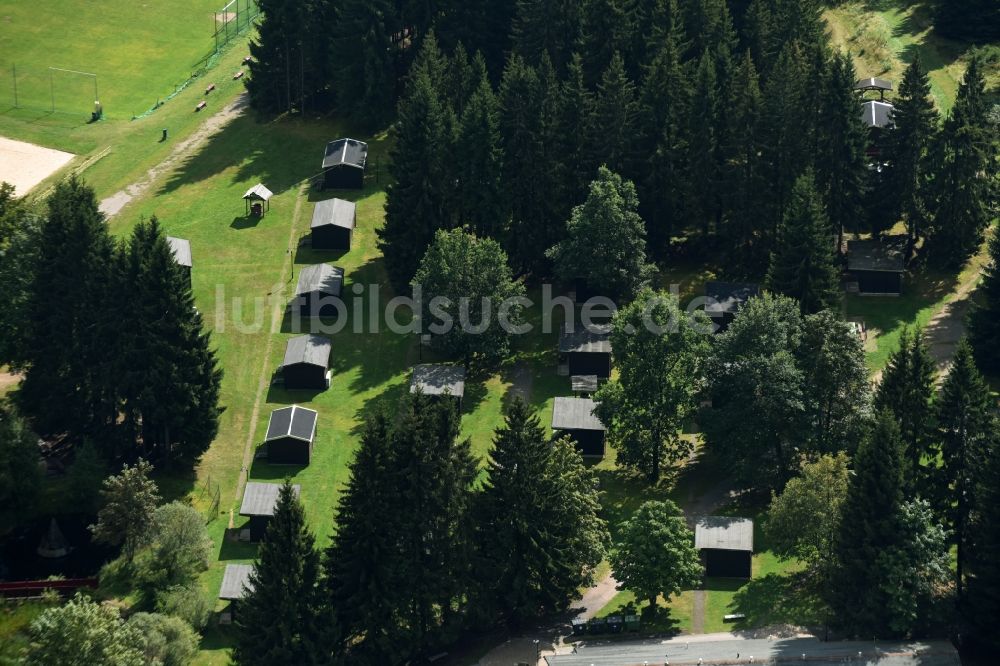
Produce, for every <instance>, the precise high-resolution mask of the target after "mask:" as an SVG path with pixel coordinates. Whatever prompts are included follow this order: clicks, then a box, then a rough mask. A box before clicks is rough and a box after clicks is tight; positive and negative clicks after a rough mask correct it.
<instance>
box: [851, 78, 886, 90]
mask: <svg viewBox="0 0 1000 666" xmlns="http://www.w3.org/2000/svg"><path fill="white" fill-rule="evenodd" d="M854 89H855V90H892V81H889V80H888V79H879V78H876V77H874V76H872V77H869V78H867V79H859V80H857V81H855V82H854Z"/></svg>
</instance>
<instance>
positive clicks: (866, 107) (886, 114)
mask: <svg viewBox="0 0 1000 666" xmlns="http://www.w3.org/2000/svg"><path fill="white" fill-rule="evenodd" d="M861 120H862V121H863V122H864V123H865V125H867V126H868V127H888V126H889V125H892V104H890V103H889V102H880V101H878V100H869V101H867V102H865V103H863V104H862V105H861Z"/></svg>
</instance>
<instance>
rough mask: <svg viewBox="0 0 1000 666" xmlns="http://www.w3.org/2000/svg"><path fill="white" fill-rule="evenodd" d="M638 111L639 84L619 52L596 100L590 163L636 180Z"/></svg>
mask: <svg viewBox="0 0 1000 666" xmlns="http://www.w3.org/2000/svg"><path fill="white" fill-rule="evenodd" d="M637 112H638V107H637V103H636V90H635V84H633V83H632V81H631V80H630V79H629V77H628V74H627V73H626V72H625V61H624V60H623V59H622V56H621V54H619V53H617V52H616V53H615V54H614V55H613V56H612V57H611V63H610V64H609V65H608V68H607V69H606V70H605V71H604V73H603V74H602V75H601V81H600V83H599V84H598V86H597V94H596V95H595V97H594V117H593V119H592V120H591V122H590V129H591V131H592V132H594V134H593V136H592V137H591V139H590V149H591V151H592V152H591V155H590V159H589V163H590V164H592V165H604V166H606V167H608V168H609V169H611V170H612V171H614V172H615V173H618V174H621V175H622V176H623V177H625V178H628V179H629V180H632V179H633V178H634V173H635V164H634V163H635V159H634V154H633V146H634V144H635V123H636V119H637Z"/></svg>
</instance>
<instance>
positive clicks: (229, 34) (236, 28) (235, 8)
mask: <svg viewBox="0 0 1000 666" xmlns="http://www.w3.org/2000/svg"><path fill="white" fill-rule="evenodd" d="M259 14H260V7H258V6H257V0H230V2H229V4H227V5H226V6H225V7H223V8H222V9H221V10H219V11H217V12H215V50H216V51H218V50H219V49H221V48H222V47H223V46H225V45H226V44H228V43H229V42H230V41H231V40H232V39H234V38H236V37H238V36H239V35H240V34H241V33H243V32H244V31H245V30H246V29H247V28H249V27H250V24H251V23H253V21H254V19H256V18H257V16H258V15H259Z"/></svg>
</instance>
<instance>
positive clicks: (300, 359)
mask: <svg viewBox="0 0 1000 666" xmlns="http://www.w3.org/2000/svg"><path fill="white" fill-rule="evenodd" d="M332 347H333V343H332V342H331V341H330V338H328V337H326V336H325V335H310V334H307V335H297V336H295V337H294V338H291V339H289V340H288V342H287V343H285V359H284V360H283V361H282V362H281V367H283V368H284V367H287V366H289V365H297V364H299V363H305V364H306V365H320V366H323V367H324V368H326V367H327V366H328V365H329V364H330V350H331V348H332Z"/></svg>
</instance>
